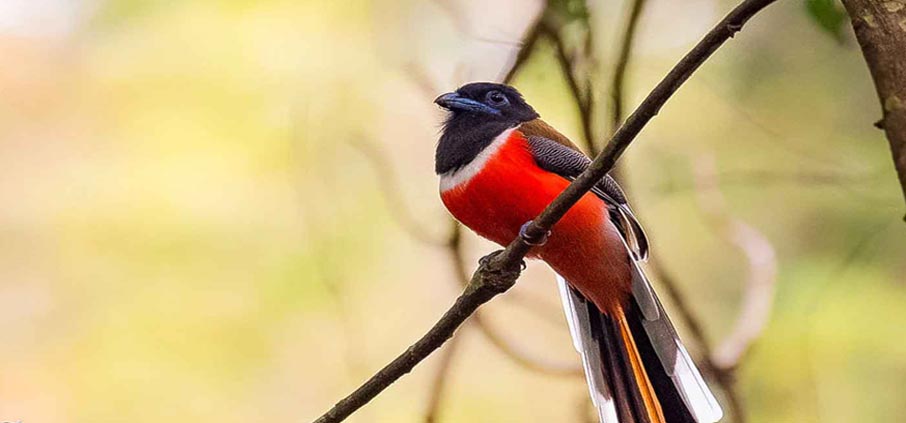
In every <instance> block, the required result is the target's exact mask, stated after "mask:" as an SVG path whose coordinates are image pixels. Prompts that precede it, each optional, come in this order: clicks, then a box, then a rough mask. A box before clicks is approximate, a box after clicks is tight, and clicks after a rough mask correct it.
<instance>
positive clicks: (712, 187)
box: [694, 155, 777, 370]
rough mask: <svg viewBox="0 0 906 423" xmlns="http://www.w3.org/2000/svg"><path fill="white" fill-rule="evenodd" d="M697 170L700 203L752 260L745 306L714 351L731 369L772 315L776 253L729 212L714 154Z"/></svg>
mask: <svg viewBox="0 0 906 423" xmlns="http://www.w3.org/2000/svg"><path fill="white" fill-rule="evenodd" d="M694 170H695V172H694V173H695V185H696V187H697V189H696V194H697V196H698V203H699V206H700V207H701V209H702V211H704V213H705V215H706V216H707V217H708V220H709V222H710V223H711V225H712V226H713V227H714V228H715V229H716V230H717V231H718V233H720V235H721V236H722V237H723V238H724V239H726V240H727V241H728V242H730V243H731V244H733V245H735V246H736V248H738V249H739V250H740V251H742V253H743V254H744V255H745V256H746V260H747V261H748V263H749V271H748V273H747V277H746V285H745V290H744V292H743V296H742V308H741V310H740V312H739V316H738V317H737V318H736V324H735V326H734V329H733V331H731V332H730V334H729V335H727V336H726V338H724V340H723V342H721V343H720V345H719V346H718V347H717V348H716V349H715V351H714V353H713V354H712V361H713V362H714V364H715V365H717V366H718V367H719V368H721V369H726V370H732V369H735V368H736V367H737V366H738V365H739V363H740V361H741V360H742V358H743V357H744V355H745V353H746V352H747V351H748V350H749V348H751V346H752V343H753V342H754V341H755V340H756V339H758V337H759V336H761V332H762V331H763V330H764V327H765V326H766V325H767V322H768V319H769V318H770V314H771V308H772V305H773V302H774V287H775V285H776V283H777V254H776V253H775V252H774V247H773V246H772V245H771V243H770V241H768V239H767V238H766V237H765V236H764V235H763V234H762V233H761V232H759V231H758V230H757V229H755V227H753V226H752V225H749V224H748V223H746V222H745V221H743V220H742V219H739V218H735V217H733V216H731V215H730V214H729V213H727V211H726V204H725V203H726V202H725V200H724V198H723V195H722V194H721V192H720V189H719V188H718V183H717V177H716V175H717V170H716V166H715V164H714V157H713V156H710V155H709V156H703V157H699V158H698V159H697V160H696V161H695V167H694Z"/></svg>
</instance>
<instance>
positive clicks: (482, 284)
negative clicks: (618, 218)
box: [316, 0, 774, 423]
mask: <svg viewBox="0 0 906 423" xmlns="http://www.w3.org/2000/svg"><path fill="white" fill-rule="evenodd" d="M773 2H774V0H745V1H743V2H742V3H741V4H740V5H739V6H737V7H736V8H734V9H733V10H732V11H731V12H730V13H729V14H728V15H727V16H726V17H725V18H724V19H723V20H721V21H720V22H719V23H718V24H717V26H716V27H714V28H713V29H712V30H711V31H709V32H708V33H707V34H706V35H705V37H704V38H703V39H702V40H701V41H699V42H698V44H696V45H695V47H694V48H693V49H692V50H691V51H690V52H689V53H687V54H686V56H684V57H683V58H682V59H681V60H680V62H679V63H678V64H677V65H676V66H675V67H674V68H673V69H672V70H671V71H670V73H668V74H667V76H666V77H664V79H663V80H662V81H661V82H660V83H658V85H657V86H656V87H655V88H654V89H653V90H652V91H651V93H649V94H648V96H647V97H646V98H645V100H644V101H642V103H641V104H640V105H639V107H638V108H637V109H636V110H635V112H633V113H632V115H630V116H629V118H628V119H626V122H625V123H624V124H623V125H622V126H621V127H620V129H619V130H617V132H616V133H615V134H614V136H613V138H612V139H611V141H610V143H608V144H607V147H606V148H605V149H604V151H602V152H601V154H599V155H598V156H597V157H596V158H595V159H594V160H593V161H592V163H591V164H590V165H589V167H588V169H586V170H585V171H584V172H582V174H581V175H579V177H577V178H576V179H575V180H574V181H573V182H572V183H571V184H570V185H569V186H568V187H567V188H566V189H565V190H564V191H563V192H562V193H560V195H559V196H557V198H556V199H555V200H554V201H553V202H552V203H551V204H550V205H548V206H547V208H545V210H544V211H543V212H542V213H541V214H540V215H539V216H538V217H537V218H536V219H534V220H533V221H532V222H531V223H530V224H529V225H527V227H526V230H525V231H524V233H525V236H526V237H528V238H529V239H538V238H540V237H541V236H544V235H546V234H547V232H548V231H549V230H550V228H551V227H553V225H554V224H555V223H557V221H559V220H560V218H562V217H563V215H564V214H566V212H567V211H568V210H569V209H570V208H571V207H572V206H573V205H574V204H575V203H576V202H578V201H579V199H580V198H581V197H582V196H583V195H585V193H587V192H588V191H589V190H591V188H592V187H593V186H594V185H595V184H596V183H597V181H598V180H600V179H601V178H603V177H604V175H606V174H607V171H609V170H610V169H611V168H612V167H613V165H614V163H616V160H617V159H618V158H619V157H620V155H621V154H622V153H623V151H625V150H626V148H627V147H628V146H629V144H630V143H631V142H632V141H633V139H635V137H636V136H637V135H638V133H639V132H640V131H641V130H642V128H644V126H645V125H646V124H647V123H648V122H649V121H650V120H651V119H652V118H653V117H654V116H655V115H657V113H658V111H660V109H661V107H663V105H664V104H665V103H666V102H667V100H668V99H669V98H670V97H671V96H672V95H673V93H675V92H676V90H677V89H679V87H680V86H681V85H682V84H683V82H685V81H686V80H687V79H688V78H689V76H691V75H692V73H693V72H695V70H696V69H698V68H699V67H700V66H701V65H702V63H704V62H705V61H706V60H707V59H708V58H709V57H710V56H711V55H712V54H713V53H714V51H715V50H717V48H718V47H720V46H721V45H723V44H724V42H726V41H727V40H728V39H729V38H730V37H732V36H733V35H734V34H736V32H738V31H739V30H740V29H742V26H743V25H744V24H745V23H746V21H748V20H749V18H751V17H752V16H754V15H755V14H756V13H758V12H759V11H760V10H762V9H763V8H764V7H766V6H768V5H769V4H771V3H773ZM530 249H531V245H530V244H529V243H527V242H526V240H525V239H524V238H523V237H519V238H517V239H515V240H513V242H511V243H510V244H509V245H508V246H507V247H506V249H504V250H503V251H498V252H495V253H492V254H490V255H488V256H486V257H485V258H484V259H482V260H481V262H480V266H479V267H478V270H476V271H475V273H474V274H473V275H472V278H471V280H470V281H469V284H468V286H467V287H466V289H465V291H464V292H463V293H462V294H461V295H460V296H459V297H458V298H457V299H456V302H455V303H454V304H453V306H452V307H450V309H449V310H448V311H447V312H446V313H444V315H443V316H442V317H441V318H440V320H438V321H437V323H436V324H435V325H434V326H433V327H432V328H431V329H430V330H429V331H428V333H426V334H425V335H424V336H423V337H422V338H421V339H419V340H418V341H417V342H416V343H415V344H413V345H412V346H411V347H409V348H408V349H407V350H406V351H405V352H403V353H402V354H401V355H400V356H398V357H397V358H396V359H394V360H393V361H391V362H390V364H388V365H387V366H385V367H384V368H383V369H381V370H380V371H378V372H377V373H376V374H375V375H374V376H372V377H371V378H370V379H369V380H368V381H366V382H365V383H364V384H363V385H362V386H361V387H359V388H358V389H356V390H355V391H354V392H352V393H351V394H350V395H348V396H347V397H345V398H343V399H342V400H340V402H338V403H337V404H336V405H335V406H334V407H333V408H331V409H330V410H329V411H328V412H327V413H325V414H324V415H323V416H321V417H320V418H318V419H317V420H316V423H328V422H339V421H342V420H344V419H345V418H346V417H348V416H349V415H350V414H352V413H353V412H355V411H356V410H358V409H359V408H361V407H362V406H363V405H365V404H367V403H368V402H369V401H371V400H372V399H373V398H374V397H375V396H377V395H378V394H379V393H380V392H381V391H383V390H384V389H386V388H387V387H388V386H390V385H391V384H392V383H393V382H395V381H396V380H397V379H399V378H400V377H402V376H403V375H404V374H406V373H408V372H410V371H411V370H412V368H413V367H415V365H417V364H418V363H419V362H421V361H422V360H424V359H425V358H426V357H427V356H428V355H429V354H431V353H432V352H433V351H434V350H436V349H437V348H439V347H440V346H441V345H443V343H444V342H445V341H446V340H448V339H450V337H452V336H453V333H454V332H455V331H456V329H457V328H458V327H459V326H460V325H462V323H463V322H465V321H466V319H467V318H468V317H469V316H470V315H472V314H473V313H474V312H475V311H476V310H477V309H478V308H479V307H480V306H481V305H482V304H484V303H486V302H488V301H490V300H491V299H492V298H494V297H495V296H497V295H499V294H501V293H503V292H506V291H507V290H508V289H510V288H511V287H512V286H513V285H514V284H515V283H516V279H517V278H518V277H519V274H520V273H521V264H522V259H523V258H524V257H525V255H526V254H527V253H528V252H529V250H530Z"/></svg>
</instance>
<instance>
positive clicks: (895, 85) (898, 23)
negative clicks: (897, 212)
mask: <svg viewBox="0 0 906 423" xmlns="http://www.w3.org/2000/svg"><path fill="white" fill-rule="evenodd" d="M843 6H844V7H846V11H847V13H849V16H850V18H851V20H852V25H853V30H854V31H855V32H856V39H858V40H859V46H860V47H861V48H862V55H863V56H865V61H866V62H867V63H868V69H869V71H870V72H871V77H872V79H873V80H874V83H875V88H876V89H877V92H878V98H879V99H880V101H881V108H882V110H883V118H882V119H881V120H880V121H879V122H878V124H877V126H878V127H880V128H882V129H884V132H885V133H886V134H887V141H888V142H889V143H890V150H891V153H893V162H894V166H896V170H897V175H898V176H899V179H900V186H901V187H902V189H903V196H904V198H906V0H843Z"/></svg>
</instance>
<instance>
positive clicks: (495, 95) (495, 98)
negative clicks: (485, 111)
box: [485, 91, 510, 107]
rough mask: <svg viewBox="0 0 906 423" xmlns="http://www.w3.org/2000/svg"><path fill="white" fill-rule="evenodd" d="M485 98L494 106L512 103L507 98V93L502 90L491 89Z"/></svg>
mask: <svg viewBox="0 0 906 423" xmlns="http://www.w3.org/2000/svg"><path fill="white" fill-rule="evenodd" d="M485 98H486V99H487V102H488V105H490V106H494V107H500V106H505V105H507V104H509V103H510V101H509V100H508V99H507V98H506V95H504V94H503V93H502V92H500V91H490V92H488V94H487V96H485Z"/></svg>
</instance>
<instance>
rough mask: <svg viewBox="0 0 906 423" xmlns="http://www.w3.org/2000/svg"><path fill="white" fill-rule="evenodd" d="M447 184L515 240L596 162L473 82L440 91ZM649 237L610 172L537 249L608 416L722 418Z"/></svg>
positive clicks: (498, 235) (489, 231)
mask: <svg viewBox="0 0 906 423" xmlns="http://www.w3.org/2000/svg"><path fill="white" fill-rule="evenodd" d="M435 103H437V104H438V105H439V106H441V107H443V108H444V109H446V110H448V115H447V119H446V121H445V122H444V126H443V133H442V135H441V137H440V141H439V142H438V145H437V152H436V155H435V171H436V172H437V174H438V175H440V194H441V199H442V200H443V203H444V205H445V206H446V207H447V209H448V210H449V211H450V213H451V214H453V216H454V217H455V218H456V219H457V220H459V221H460V222H462V224H464V225H465V226H468V227H469V228H470V229H472V230H473V231H475V232H476V233H477V234H478V235H480V236H482V237H484V238H487V239H489V240H491V241H494V242H496V243H498V244H500V245H507V244H509V243H510V242H511V241H512V240H513V239H515V238H516V237H517V236H519V234H520V231H521V230H522V228H523V227H524V226H523V225H525V224H526V223H527V222H528V221H530V220H531V219H533V218H535V217H536V216H537V215H538V214H539V213H541V211H542V210H543V209H544V208H545V206H547V205H548V204H549V203H550V202H551V201H552V200H554V198H555V197H556V196H557V195H558V194H560V192H561V191H563V190H564V189H565V188H566V186H567V185H568V184H569V183H570V181H571V180H573V179H574V178H576V177H577V176H578V175H579V174H580V173H581V172H582V171H583V170H585V168H587V167H588V165H589V163H590V162H591V161H590V160H589V158H588V157H587V156H586V155H585V154H583V153H582V152H581V151H580V150H579V149H578V148H577V147H576V146H575V145H574V144H573V143H572V142H570V140H569V139H567V138H566V137H565V136H563V135H562V134H561V133H559V132H557V130H556V129H554V128H553V127H551V126H550V125H548V124H547V123H545V122H544V121H543V120H541V119H540V116H539V115H538V113H537V112H535V110H534V109H533V108H532V107H531V106H530V105H528V103H526V102H525V100H524V99H523V97H522V95H521V94H520V93H519V92H518V91H516V89H515V88H513V87H510V86H507V85H502V84H494V83H483V82H481V83H471V84H467V85H464V86H462V87H461V88H459V89H458V90H456V91H455V92H451V93H447V94H443V95H441V96H440V97H438V98H437V99H436V100H435ZM647 254H648V241H647V239H646V237H645V233H644V232H643V231H642V227H641V225H639V222H638V220H637V219H636V217H635V215H633V213H632V210H631V209H630V208H629V204H628V203H627V200H626V196H625V195H624V193H623V191H622V190H621V189H620V187H619V185H617V183H616V182H615V181H614V180H613V179H612V178H610V177H609V176H607V177H605V178H603V179H601V181H599V182H598V184H597V185H596V186H595V187H594V189H593V190H592V191H591V192H589V193H587V194H585V196H583V197H582V198H581V199H580V200H579V201H578V202H577V203H576V205H575V206H574V207H573V208H572V209H570V211H569V212H568V213H566V215H565V216H564V217H563V218H562V219H561V220H560V221H559V222H558V223H557V224H556V225H554V227H553V228H552V230H551V233H550V234H549V236H548V237H547V238H546V239H544V240H539V242H537V245H535V246H533V247H532V249H531V251H530V252H529V254H528V257H529V258H535V259H541V260H543V261H544V262H546V263H547V264H548V265H549V266H550V267H551V268H552V269H553V270H554V271H555V272H556V273H557V275H558V281H559V284H560V291H561V294H562V297H563V298H562V299H563V304H564V307H565V309H566V315H567V320H568V322H569V327H570V331H571V334H572V336H573V340H574V343H575V346H576V349H577V350H579V353H580V355H581V356H582V361H583V365H584V367H585V374H586V378H587V380H588V385H589V390H590V393H591V396H592V399H593V402H594V404H595V407H596V408H597V410H598V415H599V418H600V420H601V421H602V422H607V423H616V422H619V423H626V422H639V423H641V422H652V423H657V422H668V423H675V422H699V423H701V422H716V421H718V420H720V418H721V417H722V415H723V412H722V411H721V408H720V405H719V404H718V403H717V401H716V400H715V399H714V396H713V394H712V393H711V391H710V390H709V389H708V386H707V385H706V384H705V382H704V380H703V379H702V377H701V374H700V373H699V371H698V369H697V368H696V367H695V363H693V361H692V359H691V358H690V357H689V353H688V352H687V351H686V349H685V347H684V346H683V343H682V342H681V341H680V339H679V337H678V336H677V334H676V330H675V329H674V327H673V324H672V323H670V320H669V319H668V318H667V314H666V313H665V311H664V308H663V306H662V305H661V303H660V301H659V300H658V298H657V296H656V295H655V292H654V290H653V289H652V287H651V285H650V284H649V282H648V280H647V278H646V277H645V274H644V273H643V272H642V269H641V268H640V267H639V264H640V262H641V261H644V260H645V259H646V258H647Z"/></svg>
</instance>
